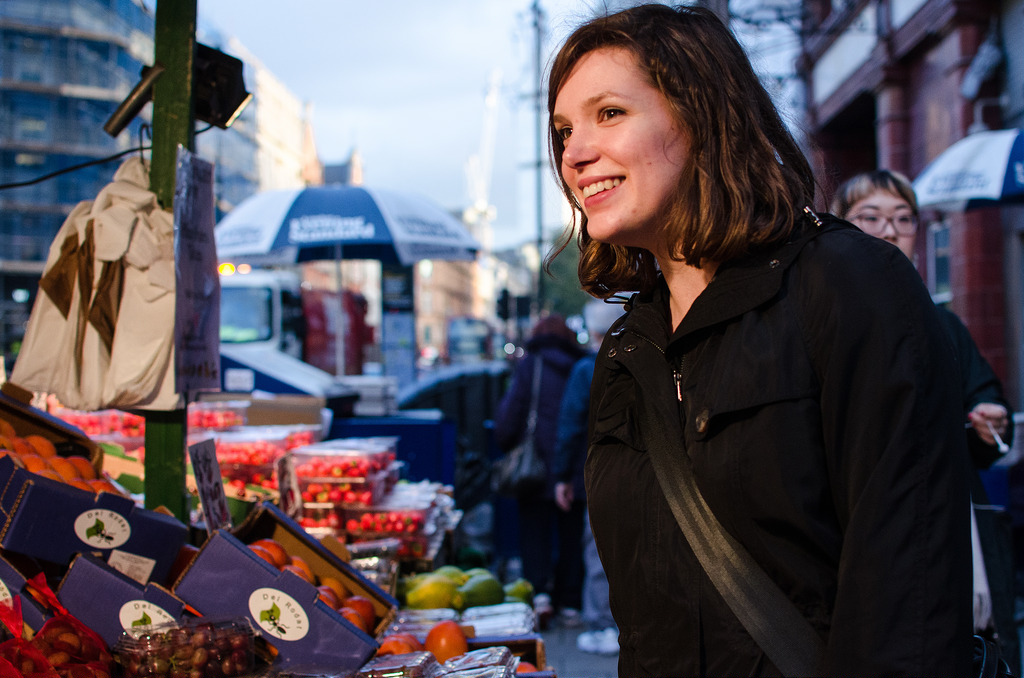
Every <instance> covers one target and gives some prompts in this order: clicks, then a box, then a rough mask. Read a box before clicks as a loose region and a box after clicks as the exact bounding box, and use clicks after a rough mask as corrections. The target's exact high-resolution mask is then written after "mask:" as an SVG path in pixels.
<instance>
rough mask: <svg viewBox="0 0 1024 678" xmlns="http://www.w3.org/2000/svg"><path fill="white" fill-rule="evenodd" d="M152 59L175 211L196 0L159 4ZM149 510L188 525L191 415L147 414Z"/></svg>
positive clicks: (166, 195)
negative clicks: (158, 70) (157, 69)
mask: <svg viewBox="0 0 1024 678" xmlns="http://www.w3.org/2000/svg"><path fill="white" fill-rule="evenodd" d="M155 33H156V35H155V44H154V47H153V58H154V61H155V62H156V63H159V64H161V65H163V66H164V68H165V69H166V70H165V71H164V73H163V74H162V75H161V77H160V78H159V79H158V80H157V81H156V82H155V83H154V85H153V160H152V163H151V168H150V177H149V184H150V188H151V189H152V191H153V192H154V193H156V196H157V199H158V200H159V201H160V206H161V207H162V208H163V209H167V210H169V209H172V207H173V204H174V183H175V174H176V172H177V162H178V146H179V145H181V146H184V147H185V148H187V149H189V150H193V147H194V145H195V144H194V141H195V139H194V125H195V122H194V120H195V118H194V110H193V103H192V81H193V79H194V64H195V46H196V0H160V1H159V2H158V3H157V6H156V31H155ZM144 414H145V418H146V462H145V473H146V478H145V495H146V508H156V507H158V506H164V507H166V508H167V509H169V510H170V511H171V512H172V513H173V514H174V515H175V516H176V517H177V518H178V519H180V520H183V521H185V522H186V524H188V514H189V507H188V502H187V499H186V493H185V439H186V436H185V432H186V425H187V419H186V410H185V409H184V407H182V408H181V409H177V410H164V411H154V410H150V411H146V412H145V413H144Z"/></svg>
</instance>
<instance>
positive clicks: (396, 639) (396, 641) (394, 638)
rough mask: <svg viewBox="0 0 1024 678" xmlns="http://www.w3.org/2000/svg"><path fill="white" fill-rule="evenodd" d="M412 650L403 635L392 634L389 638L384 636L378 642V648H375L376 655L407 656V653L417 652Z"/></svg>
mask: <svg viewBox="0 0 1024 678" xmlns="http://www.w3.org/2000/svg"><path fill="white" fill-rule="evenodd" d="M419 651H420V650H417V649H416V648H414V647H413V646H412V645H411V644H410V643H409V641H408V639H407V638H405V634H401V633H398V634H394V635H390V636H384V638H383V639H382V640H381V641H380V647H378V648H377V654H378V655H385V654H408V653H409V652H419Z"/></svg>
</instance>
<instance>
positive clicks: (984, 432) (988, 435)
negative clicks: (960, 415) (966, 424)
mask: <svg viewBox="0 0 1024 678" xmlns="http://www.w3.org/2000/svg"><path fill="white" fill-rule="evenodd" d="M1007 415H1008V413H1007V411H1006V408H1005V407H1003V406H1002V405H998V404H996V403H978V404H977V405H976V406H975V407H974V409H973V410H971V411H970V413H969V414H968V415H967V419H968V421H970V423H971V426H972V427H973V428H974V430H975V431H976V432H977V434H978V437H979V438H981V439H982V440H983V441H985V442H986V443H987V444H989V445H995V444H996V438H995V436H994V435H992V430H991V429H989V424H991V425H992V428H993V429H995V431H996V433H998V434H999V436H1000V437H1002V436H1003V435H1005V434H1006V427H1007V426H1008V425H1009V423H1010V420H1009V418H1008V416H1007Z"/></svg>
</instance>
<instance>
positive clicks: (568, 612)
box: [494, 314, 584, 620]
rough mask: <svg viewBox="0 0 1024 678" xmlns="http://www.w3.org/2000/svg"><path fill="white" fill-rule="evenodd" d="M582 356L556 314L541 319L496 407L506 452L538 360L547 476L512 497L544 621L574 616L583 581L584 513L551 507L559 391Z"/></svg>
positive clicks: (518, 431)
mask: <svg viewBox="0 0 1024 678" xmlns="http://www.w3.org/2000/svg"><path fill="white" fill-rule="evenodd" d="M583 354H584V350H583V347H582V346H580V344H579V342H578V341H577V340H576V334H575V333H574V332H573V331H572V330H570V329H569V327H568V326H567V325H566V324H565V319H564V318H563V317H562V316H560V315H558V314H550V315H547V316H544V317H542V318H541V319H540V320H539V321H537V323H536V325H534V327H533V329H532V331H531V332H530V338H529V339H528V340H527V342H526V346H525V352H524V355H523V358H522V359H521V360H520V361H519V362H518V364H517V365H516V366H515V369H514V372H513V374H512V383H511V384H510V386H509V390H508V392H507V393H505V395H504V397H503V398H502V400H501V402H500V403H499V405H498V413H497V416H496V417H495V421H494V439H495V442H496V444H497V445H498V448H499V449H501V450H502V451H504V452H508V451H509V450H511V449H512V448H513V447H515V446H516V445H517V444H519V442H520V440H521V438H522V435H523V432H524V431H525V430H526V421H527V417H528V415H529V409H530V397H531V392H532V388H533V375H534V369H535V367H534V366H535V363H536V361H538V360H539V361H541V368H540V390H539V394H538V407H537V427H536V430H535V432H534V436H535V443H536V446H537V450H538V451H539V453H540V455H541V458H542V459H544V462H545V464H546V465H547V472H548V478H547V481H546V482H545V484H544V490H543V491H542V492H540V493H535V494H526V495H521V496H519V497H517V498H516V503H517V506H518V512H519V532H520V534H519V548H520V555H521V557H522V561H523V576H524V577H525V578H526V579H527V580H529V582H530V583H531V584H533V587H534V591H535V592H536V594H537V595H536V598H535V607H536V608H537V612H538V614H539V615H540V616H542V618H543V619H544V620H546V618H547V617H548V616H549V615H550V614H551V613H552V612H556V611H557V612H563V613H564V615H565V616H566V617H567V618H569V619H572V618H578V616H579V609H580V604H581V595H582V579H583V553H582V550H583V548H582V539H583V513H582V508H580V509H579V510H577V511H576V512H569V513H566V512H563V511H559V510H558V507H557V506H556V505H555V482H556V480H557V478H555V476H554V475H553V473H552V465H553V459H554V455H555V441H556V439H557V434H558V412H559V408H560V407H561V403H562V392H563V391H564V390H565V384H566V380H568V378H569V373H570V372H571V371H572V367H573V365H574V364H575V363H576V361H577V360H579V359H580V358H581V357H582V356H583Z"/></svg>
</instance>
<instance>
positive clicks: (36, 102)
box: [0, 0, 322, 368]
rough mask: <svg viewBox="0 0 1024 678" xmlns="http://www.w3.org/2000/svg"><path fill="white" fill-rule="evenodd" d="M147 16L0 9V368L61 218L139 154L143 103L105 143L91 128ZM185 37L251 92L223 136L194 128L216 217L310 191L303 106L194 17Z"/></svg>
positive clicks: (311, 151) (311, 157)
mask: <svg viewBox="0 0 1024 678" xmlns="http://www.w3.org/2000/svg"><path fill="white" fill-rule="evenodd" d="M154 7H155V3H153V2H152V1H150V2H144V1H143V0H3V1H2V2H0V185H2V186H3V188H2V189H0V350H2V351H3V355H4V359H5V362H6V363H7V367H8V368H9V367H10V366H11V364H12V363H13V360H14V357H15V356H16V355H17V351H18V349H19V347H20V342H21V339H22V337H23V336H24V326H25V323H26V322H27V320H28V315H29V311H30V310H31V308H32V304H33V302H34V298H35V294H36V289H37V286H38V281H39V276H40V275H41V273H42V271H43V266H44V264H45V260H46V257H47V254H48V252H49V247H50V244H51V242H52V241H53V238H54V236H55V235H56V233H57V231H58V230H59V229H60V227H61V224H63V222H64V219H65V218H66V217H67V215H68V214H69V213H70V212H71V209H72V208H73V207H74V206H75V205H76V204H77V203H79V202H81V201H83V200H92V199H93V198H95V196H96V194H97V193H98V192H99V190H100V189H101V188H102V187H103V186H104V185H106V184H107V183H109V182H110V181H111V179H112V177H113V174H114V172H115V170H116V169H117V166H118V164H119V163H120V162H121V158H119V157H114V156H116V155H117V154H118V153H121V152H124V151H131V150H132V149H135V148H139V147H141V146H146V145H148V144H149V141H150V137H151V134H148V133H146V132H147V131H148V130H146V129H145V127H144V126H147V125H148V124H149V121H150V115H151V106H149V105H147V106H145V107H144V108H143V110H142V112H141V113H140V114H139V115H138V116H137V117H136V118H135V119H134V120H132V121H131V122H130V124H129V125H128V127H127V128H126V129H125V130H124V131H122V132H121V133H119V134H118V135H117V137H111V136H110V135H109V134H107V133H106V132H105V131H104V129H103V125H104V123H106V121H107V120H108V118H109V117H110V115H111V114H112V113H113V112H114V110H115V109H116V108H117V106H118V105H119V104H120V103H121V102H122V101H123V100H124V99H125V97H126V96H127V95H128V93H129V92H130V91H131V90H132V88H133V87H134V86H135V85H136V83H137V82H138V81H139V79H140V75H141V72H142V68H143V66H145V65H150V64H152V62H153V35H154V29H155V9H154ZM197 39H198V40H199V41H200V42H203V43H204V44H207V45H209V46H211V47H214V48H216V49H220V50H221V51H224V52H226V53H228V54H231V55H232V56H236V57H237V58H239V59H241V60H242V61H243V62H244V63H245V81H246V86H247V89H248V90H249V91H250V92H252V93H253V99H252V101H251V102H250V103H249V105H248V106H247V107H246V108H245V109H244V110H243V111H242V113H241V115H240V116H239V117H238V119H237V120H235V122H234V124H233V125H232V126H231V127H230V128H229V129H227V130H221V129H219V128H216V127H213V128H209V126H208V125H206V123H202V122H200V123H198V124H197V126H196V128H197V134H196V141H195V147H196V152H197V154H198V155H200V156H201V157H202V158H204V159H206V160H209V161H211V162H213V163H214V164H215V166H216V171H215V194H216V198H217V217H218V218H220V217H221V216H223V214H224V213H226V212H227V211H229V210H230V209H231V208H233V207H234V206H235V205H237V204H238V203H239V202H241V201H242V200H244V199H245V198H247V197H248V196H250V195H252V194H254V193H256V192H257V191H259V190H266V189H272V188H286V187H294V186H302V185H304V184H306V183H317V182H319V181H320V179H319V178H320V177H321V176H322V167H321V165H320V163H319V159H318V158H317V156H316V150H315V146H314V143H313V140H312V131H311V127H310V125H309V109H308V107H306V106H305V105H304V104H303V103H302V102H301V101H300V100H299V99H298V98H297V97H296V96H295V95H294V94H292V93H291V92H290V91H288V89H287V88H286V87H284V86H283V85H282V84H281V83H280V81H278V80H277V78H275V77H274V75H273V74H272V73H270V72H269V71H268V70H267V69H266V68H264V67H263V66H262V65H261V64H260V63H259V61H258V60H257V59H256V58H255V57H253V56H252V55H251V54H249V53H248V52H247V51H246V50H245V48H244V47H243V46H241V45H240V44H238V43H237V42H236V41H234V40H232V39H231V38H225V37H222V35H221V34H220V33H219V32H218V31H217V30H216V29H215V28H211V27H208V26H206V25H205V24H204V23H203V21H202V17H200V29H199V31H198V32H197ZM140 152H141V151H140ZM104 160H106V161H104ZM89 163H95V164H89ZM69 168H74V169H73V170H71V171H66V170H68V169H69Z"/></svg>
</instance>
